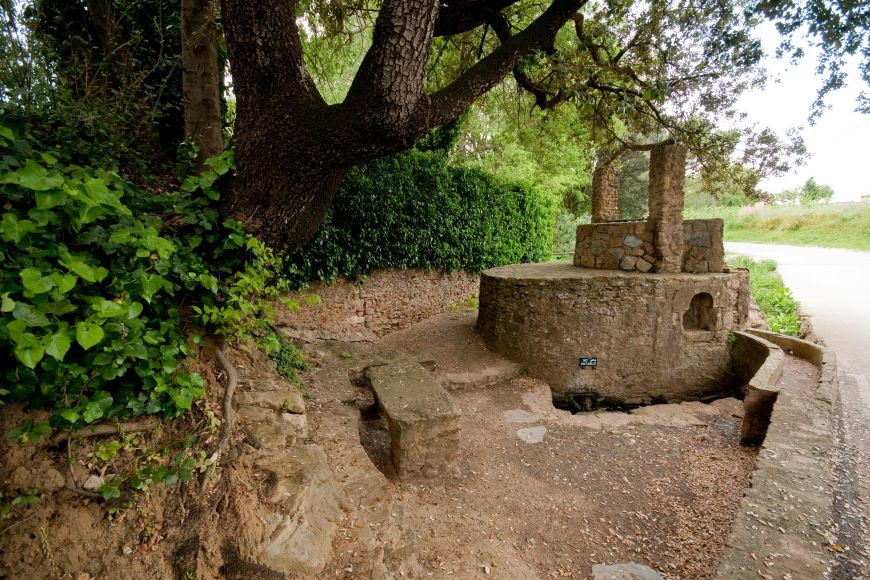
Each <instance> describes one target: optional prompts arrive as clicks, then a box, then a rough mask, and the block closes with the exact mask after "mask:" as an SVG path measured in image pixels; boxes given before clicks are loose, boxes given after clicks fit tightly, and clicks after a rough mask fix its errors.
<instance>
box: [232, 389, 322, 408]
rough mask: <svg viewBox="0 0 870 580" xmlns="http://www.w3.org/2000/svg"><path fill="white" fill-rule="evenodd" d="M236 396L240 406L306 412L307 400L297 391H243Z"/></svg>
mask: <svg viewBox="0 0 870 580" xmlns="http://www.w3.org/2000/svg"><path fill="white" fill-rule="evenodd" d="M234 398H235V402H236V404H237V405H238V406H240V407H243V406H251V407H261V408H264V409H271V410H273V411H282V412H287V413H297V414H299V413H304V412H305V401H304V400H303V399H302V395H300V394H299V393H298V392H297V391H291V390H285V391H241V392H238V393H236V395H235V397H234Z"/></svg>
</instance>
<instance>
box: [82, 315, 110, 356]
mask: <svg viewBox="0 0 870 580" xmlns="http://www.w3.org/2000/svg"><path fill="white" fill-rule="evenodd" d="M103 336H105V333H104V332H103V329H102V328H101V327H100V325H99V324H94V323H92V322H86V321H84V320H83V321H81V322H79V323H78V324H76V342H78V343H79V344H80V345H81V347H82V348H83V349H85V350H88V349H89V348H91V347H92V346H94V345H96V344H98V343H99V342H100V341H101V340H103Z"/></svg>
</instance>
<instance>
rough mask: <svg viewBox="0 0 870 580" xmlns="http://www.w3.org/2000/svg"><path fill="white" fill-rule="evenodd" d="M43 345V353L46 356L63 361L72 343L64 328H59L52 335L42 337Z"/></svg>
mask: <svg viewBox="0 0 870 580" xmlns="http://www.w3.org/2000/svg"><path fill="white" fill-rule="evenodd" d="M43 344H44V345H45V353H46V354H47V355H49V356H51V357H53V358H55V359H57V360H59V361H63V357H64V356H66V353H67V351H68V350H69V347H70V346H71V344H72V343H71V341H70V338H69V333H68V332H67V330H66V328H61V329H60V330H58V331H57V332H55V333H54V334H52V335H50V336H46V337H44V338H43Z"/></svg>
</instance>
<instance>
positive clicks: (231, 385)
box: [202, 343, 239, 491]
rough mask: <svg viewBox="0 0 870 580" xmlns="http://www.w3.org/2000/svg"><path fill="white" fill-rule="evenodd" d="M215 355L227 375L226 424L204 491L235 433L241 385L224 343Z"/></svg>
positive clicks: (204, 484) (216, 350) (207, 472)
mask: <svg viewBox="0 0 870 580" xmlns="http://www.w3.org/2000/svg"><path fill="white" fill-rule="evenodd" d="M214 354H215V358H216V359H217V361H218V363H219V364H220V365H221V367H222V368H223V369H224V371H226V373H227V384H226V387H225V388H224V422H223V429H222V432H221V438H220V441H219V442H218V448H217V454H216V457H215V461H214V463H212V464H211V465H209V466H208V469H207V470H206V472H205V475H204V476H203V478H202V490H203V491H205V490H206V489H207V488H208V482H209V480H210V479H211V477H212V475H213V474H214V469H215V465H216V464H217V463H218V461H220V458H221V456H223V454H224V451H225V450H226V447H227V445H228V444H229V442H230V436H231V435H232V433H233V394H234V393H235V391H236V385H237V384H238V383H239V373H238V372H237V371H236V368H235V367H234V366H233V365H232V364H230V361H228V360H227V357H226V355H225V354H224V344H223V343H221V344H219V345H218V346H217V348H215V350H214Z"/></svg>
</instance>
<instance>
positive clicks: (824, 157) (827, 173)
mask: <svg viewBox="0 0 870 580" xmlns="http://www.w3.org/2000/svg"><path fill="white" fill-rule="evenodd" d="M761 39H762V43H763V44H764V48H765V52H766V53H768V54H773V53H774V50H775V49H776V45H777V43H778V41H779V36H778V35H777V33H776V31H775V30H774V29H773V27H772V26H770V27H765V28H764V29H762V35H761ZM848 64H849V67H848V69H847V70H848V71H849V81H848V84H847V86H846V87H845V88H843V89H840V90H839V91H836V92H834V93H829V94H828V96H827V98H826V104H827V105H829V106H830V109H829V110H827V111H826V112H825V113H824V115H822V117H821V118H819V119H818V120H817V121H816V124H815V125H813V126H811V125H809V123H808V121H807V117H808V116H809V111H810V105H811V104H812V102H813V101H814V100H815V97H816V90H817V89H818V88H819V87H820V86H821V84H822V81H821V78H819V77H817V76H816V74H815V65H816V60H815V55H814V54H813V53H809V52H808V56H807V57H806V58H804V59H803V61H802V62H800V63H799V64H798V65H797V66H792V65H790V64H789V62H788V60H787V59H782V60H779V59H776V58H775V57H769V58H767V59H766V63H765V65H766V68H767V70H768V73H769V76H770V80H769V81H768V85H767V88H766V89H764V90H761V91H753V92H751V93H747V94H745V95H744V96H743V97H742V98H741V99H740V100H739V101H738V104H737V108H738V109H739V110H743V111H745V112H746V113H747V114H748V115H749V118H750V119H751V120H753V121H755V122H758V123H759V124H760V125H763V126H768V127H770V128H771V129H773V130H775V131H776V132H777V133H780V134H784V132H785V131H786V130H787V129H789V128H790V127H795V126H803V127H804V130H803V137H804V142H805V143H806V146H807V150H808V151H809V152H810V154H811V155H812V157H811V158H810V159H809V160H808V161H807V163H806V165H804V166H803V167H798V168H796V170H795V171H794V172H793V173H790V174H788V175H784V176H782V177H775V178H770V179H766V180H764V181H762V183H761V187H762V189H764V190H766V191H768V192H770V193H776V192H779V191H782V190H784V189H795V188H798V187H800V186H801V185H803V183H804V182H805V181H806V180H807V179H808V178H810V177H814V178H815V180H816V182H817V183H820V184H825V185H830V186H831V187H832V188H833V189H834V198H833V201H857V200H858V199H859V198H860V197H861V196H862V195H868V194H870V167H868V164H870V145H868V141H867V136H868V135H870V115H863V114H861V113H856V112H855V106H856V103H857V99H858V94H859V93H860V92H861V88H862V85H863V81H862V80H861V78H860V75H859V69H858V64H859V62H858V60H857V59H855V60H854V61H850V62H849V63H848ZM774 78H778V79H779V82H773V79H774Z"/></svg>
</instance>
